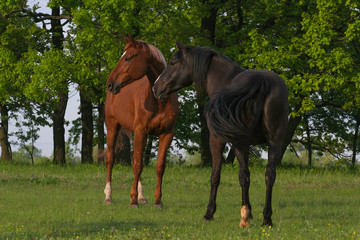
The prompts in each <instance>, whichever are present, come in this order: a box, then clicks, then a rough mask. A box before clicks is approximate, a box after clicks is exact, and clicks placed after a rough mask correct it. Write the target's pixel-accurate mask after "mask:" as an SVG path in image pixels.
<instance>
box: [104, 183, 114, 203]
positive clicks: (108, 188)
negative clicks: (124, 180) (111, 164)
mask: <svg viewBox="0 0 360 240" xmlns="http://www.w3.org/2000/svg"><path fill="white" fill-rule="evenodd" d="M111 192H112V191H111V182H107V183H106V186H105V189H104V193H105V201H107V200H109V201H111Z"/></svg>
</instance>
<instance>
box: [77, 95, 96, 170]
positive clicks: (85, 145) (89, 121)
mask: <svg viewBox="0 0 360 240" xmlns="http://www.w3.org/2000/svg"><path fill="white" fill-rule="evenodd" d="M80 112H81V126H82V135H81V163H93V132H94V131H93V130H94V126H93V125H94V123H93V115H92V103H91V99H90V98H89V96H88V94H86V93H85V91H84V89H81V88H80Z"/></svg>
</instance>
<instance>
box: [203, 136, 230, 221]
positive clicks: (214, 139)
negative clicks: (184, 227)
mask: <svg viewBox="0 0 360 240" xmlns="http://www.w3.org/2000/svg"><path fill="white" fill-rule="evenodd" d="M209 142H210V150H211V156H212V172H211V190H210V198H209V203H208V206H207V211H206V214H205V216H204V219H205V220H206V221H210V220H213V219H214V213H215V211H216V195H217V189H218V187H219V184H220V172H221V162H222V159H223V155H222V154H223V151H224V148H225V143H224V142H223V141H222V140H221V139H220V138H219V137H218V136H217V135H215V133H213V132H212V131H211V130H210V141H209Z"/></svg>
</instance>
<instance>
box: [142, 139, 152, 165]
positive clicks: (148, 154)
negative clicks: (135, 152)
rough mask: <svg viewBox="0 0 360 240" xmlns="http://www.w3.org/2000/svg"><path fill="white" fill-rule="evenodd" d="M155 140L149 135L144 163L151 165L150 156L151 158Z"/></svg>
mask: <svg viewBox="0 0 360 240" xmlns="http://www.w3.org/2000/svg"><path fill="white" fill-rule="evenodd" d="M153 141H154V137H153V136H149V137H148V139H147V143H146V147H145V151H144V165H146V166H147V165H149V163H150V158H151V149H152V143H153Z"/></svg>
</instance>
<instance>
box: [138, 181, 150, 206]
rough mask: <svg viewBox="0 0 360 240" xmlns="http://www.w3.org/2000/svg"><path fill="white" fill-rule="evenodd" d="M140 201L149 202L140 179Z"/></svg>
mask: <svg viewBox="0 0 360 240" xmlns="http://www.w3.org/2000/svg"><path fill="white" fill-rule="evenodd" d="M138 201H139V202H140V203H148V200H147V199H146V197H145V196H144V191H143V188H142V184H141V180H139V182H138Z"/></svg>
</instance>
